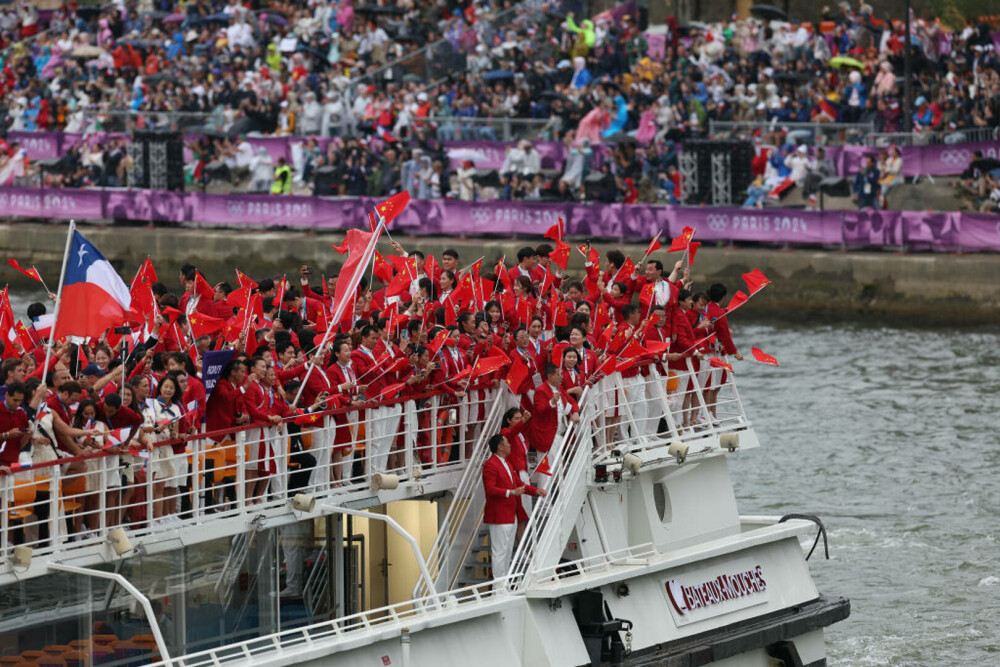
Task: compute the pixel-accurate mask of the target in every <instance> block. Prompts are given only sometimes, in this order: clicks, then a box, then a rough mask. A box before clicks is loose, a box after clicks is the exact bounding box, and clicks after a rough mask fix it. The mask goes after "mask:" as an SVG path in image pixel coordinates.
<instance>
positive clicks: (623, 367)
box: [615, 359, 637, 373]
mask: <svg viewBox="0 0 1000 667" xmlns="http://www.w3.org/2000/svg"><path fill="white" fill-rule="evenodd" d="M636 361H637V360H636V359H622V360H621V361H620V362H618V364H616V365H615V371H616V372H618V373H621V372H622V371H627V370H628V369H630V368H632V367H633V366H635V362H636Z"/></svg>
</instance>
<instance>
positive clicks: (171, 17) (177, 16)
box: [163, 14, 184, 23]
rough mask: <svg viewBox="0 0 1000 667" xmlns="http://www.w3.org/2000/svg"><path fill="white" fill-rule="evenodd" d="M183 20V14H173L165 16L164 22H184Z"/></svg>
mask: <svg viewBox="0 0 1000 667" xmlns="http://www.w3.org/2000/svg"><path fill="white" fill-rule="evenodd" d="M183 22H184V15H183V14H171V15H169V16H164V17H163V23H183Z"/></svg>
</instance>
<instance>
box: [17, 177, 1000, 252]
mask: <svg viewBox="0 0 1000 667" xmlns="http://www.w3.org/2000/svg"><path fill="white" fill-rule="evenodd" d="M376 203H377V201H376V200H374V199H369V198H362V199H327V198H323V197H295V196H281V197H276V196H271V195H247V194H228V195H225V194H221V195H215V194H203V193H200V192H189V193H179V192H160V191H150V190H133V191H130V190H38V189H32V188H0V210H2V211H4V212H5V213H6V214H7V216H9V217H15V218H44V219H56V220H68V219H77V220H109V219H110V220H133V221H149V222H171V223H189V224H193V225H212V226H220V227H230V228H238V229H247V228H257V229H267V228H289V229H303V230H307V229H308V230H322V231H331V230H338V229H348V228H351V227H358V226H359V225H361V224H363V221H364V220H365V216H366V214H367V212H368V211H369V210H371V208H372V207H373V206H374V205H375V204H376ZM559 218H563V219H564V220H565V221H566V233H567V234H568V235H570V236H573V237H577V238H600V239H615V240H621V241H635V242H643V243H645V242H647V241H648V240H649V239H651V238H652V237H653V236H655V235H657V234H659V235H661V236H662V237H664V238H671V237H673V236H676V235H677V234H678V233H680V230H681V229H682V228H684V227H686V226H688V227H693V228H695V229H696V230H697V231H698V238H699V239H700V240H703V241H749V242H755V243H765V244H770V245H786V244H787V245H797V246H831V245H835V246H852V247H868V246H872V247H881V246H885V247H901V246H905V247H907V248H911V249H933V250H943V251H948V250H954V249H964V250H971V251H1000V216H994V215H978V214H968V213H951V212H926V211H853V210H851V211H847V210H844V211H840V210H838V211H806V210H792V209H762V210H757V209H744V208H709V207H679V206H647V205H644V204H636V205H625V204H578V203H549V202H544V203H543V202H504V201H488V202H466V201H456V200H440V199H437V200H414V201H412V202H411V203H410V205H409V206H408V207H407V209H406V210H405V211H404V212H403V213H402V214H401V215H400V216H399V217H398V218H396V220H395V221H394V222H393V229H394V230H396V229H398V230H399V231H400V232H402V233H405V234H411V235H441V236H453V237H476V236H500V237H505V238H511V237H523V238H537V237H539V236H541V235H542V234H544V233H545V231H546V230H547V229H548V228H549V227H551V226H552V225H554V224H556V222H558V220H559Z"/></svg>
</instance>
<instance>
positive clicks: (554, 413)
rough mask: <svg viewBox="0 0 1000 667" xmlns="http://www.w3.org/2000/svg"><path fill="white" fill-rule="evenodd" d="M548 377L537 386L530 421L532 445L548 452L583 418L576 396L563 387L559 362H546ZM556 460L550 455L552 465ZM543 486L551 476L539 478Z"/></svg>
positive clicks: (543, 451) (544, 453)
mask: <svg viewBox="0 0 1000 667" xmlns="http://www.w3.org/2000/svg"><path fill="white" fill-rule="evenodd" d="M543 374H544V377H545V379H544V380H543V381H542V383H541V384H540V385H538V387H537V388H536V389H535V395H534V397H533V399H532V404H533V405H534V407H533V408H532V410H531V415H532V417H531V421H530V422H528V442H530V443H531V448H532V449H534V450H535V451H537V452H541V453H542V454H543V455H548V454H549V450H550V449H552V445H553V444H554V443H555V440H556V438H557V437H559V434H561V433H562V432H563V431H564V430H565V429H566V426H567V425H568V424H569V423H570V422H572V423H574V424H575V423H576V422H578V421H580V407H579V406H578V405H577V403H576V400H575V399H574V398H573V397H572V396H570V395H569V394H567V393H566V390H565V389H563V388H562V386H561V385H562V371H560V370H559V367H558V366H556V365H555V364H551V363H549V364H546V365H545V370H544V371H543ZM554 464H555V461H554V460H553V459H552V457H551V456H550V457H549V466H552V465H554ZM536 479H537V480H538V481H537V482H536V483H537V484H538V485H539V486H542V487H544V486H547V485H548V482H549V480H551V477H549V476H547V475H541V474H540V475H539V477H537V478H536Z"/></svg>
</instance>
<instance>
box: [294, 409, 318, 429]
mask: <svg viewBox="0 0 1000 667" xmlns="http://www.w3.org/2000/svg"><path fill="white" fill-rule="evenodd" d="M322 418H323V415H321V414H319V413H317V412H313V413H303V414H300V415H298V416H297V417H296V418H295V419H293V420H292V421H293V422H295V424H296V426H311V425H312V424H315V423H316V422H318V421H319V420H320V419H322Z"/></svg>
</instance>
